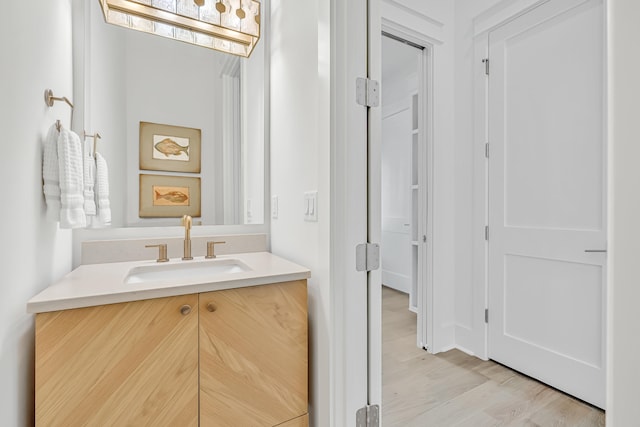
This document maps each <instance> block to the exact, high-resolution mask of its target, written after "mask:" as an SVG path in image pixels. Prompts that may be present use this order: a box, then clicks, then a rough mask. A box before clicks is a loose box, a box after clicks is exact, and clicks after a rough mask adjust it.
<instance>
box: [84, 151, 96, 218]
mask: <svg viewBox="0 0 640 427" xmlns="http://www.w3.org/2000/svg"><path fill="white" fill-rule="evenodd" d="M92 146H93V144H91V143H90V142H87V141H85V142H84V155H83V163H84V192H83V196H84V213H85V214H86V215H87V217H91V216H95V215H96V213H97V212H96V201H95V194H94V192H93V186H94V185H95V181H96V159H95V158H94V157H93V147H92ZM89 221H90V218H87V223H89Z"/></svg>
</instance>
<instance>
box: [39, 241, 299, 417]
mask: <svg viewBox="0 0 640 427" xmlns="http://www.w3.org/2000/svg"><path fill="white" fill-rule="evenodd" d="M156 269H158V270H156ZM159 271H161V273H162V274H157V273H158V272H159ZM308 277H309V271H308V270H307V269H305V268H303V267H300V266H297V265H296V264H293V263H290V262H288V261H286V260H283V259H281V258H279V257H277V256H274V255H272V254H270V253H267V252H257V253H246V254H234V255H227V256H221V257H219V258H217V259H215V260H204V259H198V260H194V261H189V262H182V261H180V260H177V259H176V260H171V261H169V262H167V263H156V262H155V261H135V262H117V263H108V264H91V265H82V266H80V267H79V268H77V269H76V270H74V271H72V272H71V273H69V274H68V275H67V276H65V277H64V278H63V279H62V280H60V281H59V282H58V283H56V284H54V285H52V286H50V287H49V288H47V289H45V290H44V291H43V292H41V293H40V294H38V295H36V296H35V297H34V298H32V299H31V300H30V301H29V303H28V306H27V309H28V311H29V312H34V313H37V314H36V361H35V363H36V372H35V376H36V383H35V388H36V396H35V400H36V424H37V425H46V426H58V425H59V426H73V425H154V426H164V425H166V426H197V425H201V426H288V427H289V426H307V425H308V417H307V402H308V396H307V394H308V393H307V390H308V379H307V378H308V349H307V331H308V326H307V281H306V279H307V278H308Z"/></svg>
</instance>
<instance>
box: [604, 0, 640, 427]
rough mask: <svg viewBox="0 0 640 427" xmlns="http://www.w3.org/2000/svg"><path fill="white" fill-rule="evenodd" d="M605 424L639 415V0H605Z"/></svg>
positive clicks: (620, 426)
mask: <svg viewBox="0 0 640 427" xmlns="http://www.w3.org/2000/svg"><path fill="white" fill-rule="evenodd" d="M608 13H609V23H608V25H609V30H608V36H609V40H608V48H609V191H608V194H609V213H608V218H609V230H608V232H609V247H608V249H609V258H608V260H609V276H608V283H609V306H608V309H607V312H608V343H607V361H608V365H607V366H608V371H607V426H610V427H625V426H632V425H637V424H638V420H639V419H640V405H638V384H640V369H638V360H640V341H639V340H638V337H639V336H640V329H639V327H638V325H640V318H639V317H640V316H639V315H638V301H640V286H638V283H639V281H640V278H639V277H640V270H639V269H638V254H640V222H638V218H640V191H639V188H640V186H639V185H638V183H640V169H639V168H638V159H640V144H638V140H639V139H640V121H638V112H639V110H638V99H640V82H639V80H638V75H640V60H639V59H638V54H637V46H638V40H640V27H639V26H638V22H639V21H640V3H638V2H635V1H633V2H632V1H623V0H609V1H608Z"/></svg>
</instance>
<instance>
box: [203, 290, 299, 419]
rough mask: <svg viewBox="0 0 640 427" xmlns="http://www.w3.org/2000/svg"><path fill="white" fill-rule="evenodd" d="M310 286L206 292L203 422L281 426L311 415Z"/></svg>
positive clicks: (204, 308)
mask: <svg viewBox="0 0 640 427" xmlns="http://www.w3.org/2000/svg"><path fill="white" fill-rule="evenodd" d="M306 285H307V283H306V280H301V281H295V282H285V283H276V284H271V285H262V286H254V287H248V288H238V289H229V290H224V291H216V292H209V293H203V294H200V309H199V311H200V423H201V425H202V426H275V425H278V424H282V423H283V422H285V421H288V420H292V419H294V418H296V417H300V416H303V415H304V414H306V412H307V389H308V385H307V377H308V373H307V357H308V354H307V286H306Z"/></svg>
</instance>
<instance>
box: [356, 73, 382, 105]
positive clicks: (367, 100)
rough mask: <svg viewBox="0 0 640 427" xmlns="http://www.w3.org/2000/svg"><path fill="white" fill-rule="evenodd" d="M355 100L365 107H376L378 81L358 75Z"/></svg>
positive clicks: (378, 92)
mask: <svg viewBox="0 0 640 427" xmlns="http://www.w3.org/2000/svg"><path fill="white" fill-rule="evenodd" d="M356 102H357V103H358V105H362V106H365V107H378V106H379V105H380V83H378V82H377V81H375V80H371V79H366V78H364V77H358V78H357V79H356Z"/></svg>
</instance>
